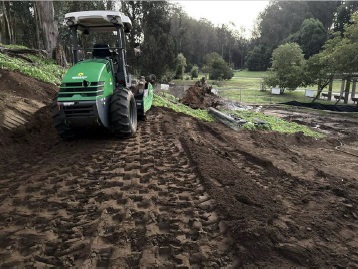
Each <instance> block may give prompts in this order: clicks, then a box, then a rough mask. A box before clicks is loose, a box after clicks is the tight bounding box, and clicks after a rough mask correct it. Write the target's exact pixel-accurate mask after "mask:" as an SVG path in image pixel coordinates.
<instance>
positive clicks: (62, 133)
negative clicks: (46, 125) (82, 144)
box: [51, 98, 76, 140]
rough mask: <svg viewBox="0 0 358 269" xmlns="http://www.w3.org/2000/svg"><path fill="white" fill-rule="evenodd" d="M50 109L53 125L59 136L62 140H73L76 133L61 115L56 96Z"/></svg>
mask: <svg viewBox="0 0 358 269" xmlns="http://www.w3.org/2000/svg"><path fill="white" fill-rule="evenodd" d="M51 110H52V118H53V122H54V126H55V129H56V131H57V134H58V135H59V137H61V139H62V140H73V139H74V138H75V137H76V135H75V133H74V132H73V130H72V129H71V127H70V126H69V125H68V124H67V123H66V119H65V117H64V116H62V115H61V113H60V109H59V107H58V105H57V98H55V99H54V100H53V103H52V107H51Z"/></svg>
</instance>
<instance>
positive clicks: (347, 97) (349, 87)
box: [344, 79, 351, 104]
mask: <svg viewBox="0 0 358 269" xmlns="http://www.w3.org/2000/svg"><path fill="white" fill-rule="evenodd" d="M350 89H351V80H350V79H347V83H346V88H345V90H344V103H345V104H348V100H349V90H350Z"/></svg>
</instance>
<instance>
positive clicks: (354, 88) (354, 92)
mask: <svg viewBox="0 0 358 269" xmlns="http://www.w3.org/2000/svg"><path fill="white" fill-rule="evenodd" d="M356 86H357V79H356V78H355V79H353V85H352V95H351V99H352V98H354V97H355V95H356Z"/></svg>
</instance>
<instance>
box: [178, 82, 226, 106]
mask: <svg viewBox="0 0 358 269" xmlns="http://www.w3.org/2000/svg"><path fill="white" fill-rule="evenodd" d="M181 102H182V103H183V104H184V105H187V106H190V107H191V108H194V109H198V108H200V109H204V108H208V107H217V106H218V105H222V104H223V102H222V101H221V99H220V97H219V96H217V95H215V94H213V93H212V92H211V86H209V85H207V83H206V82H205V80H202V81H198V82H196V85H195V86H191V87H190V88H189V89H188V90H187V91H186V92H185V95H184V97H183V98H182V99H181Z"/></svg>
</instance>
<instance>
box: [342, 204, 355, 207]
mask: <svg viewBox="0 0 358 269" xmlns="http://www.w3.org/2000/svg"><path fill="white" fill-rule="evenodd" d="M344 206H345V207H348V208H353V205H352V204H345V205H344Z"/></svg>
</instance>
